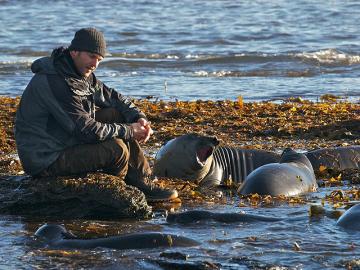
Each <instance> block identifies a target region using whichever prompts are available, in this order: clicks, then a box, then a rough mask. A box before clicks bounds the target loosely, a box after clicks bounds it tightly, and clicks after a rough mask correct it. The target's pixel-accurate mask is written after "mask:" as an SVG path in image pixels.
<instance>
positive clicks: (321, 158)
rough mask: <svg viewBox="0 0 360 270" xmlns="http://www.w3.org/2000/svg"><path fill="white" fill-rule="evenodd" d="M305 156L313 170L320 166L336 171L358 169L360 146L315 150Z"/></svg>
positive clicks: (359, 164)
mask: <svg viewBox="0 0 360 270" xmlns="http://www.w3.org/2000/svg"><path fill="white" fill-rule="evenodd" d="M306 156H307V158H308V159H309V160H310V162H311V164H312V165H313V168H314V170H318V169H319V168H320V166H325V167H326V168H331V169H337V170H346V169H360V146H356V145H355V146H346V147H334V148H324V149H317V150H313V151H309V152H307V153H306Z"/></svg>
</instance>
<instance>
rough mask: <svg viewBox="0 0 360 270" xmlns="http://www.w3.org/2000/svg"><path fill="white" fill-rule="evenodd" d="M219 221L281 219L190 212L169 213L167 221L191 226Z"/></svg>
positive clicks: (200, 211)
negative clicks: (201, 222)
mask: <svg viewBox="0 0 360 270" xmlns="http://www.w3.org/2000/svg"><path fill="white" fill-rule="evenodd" d="M211 220H212V221H217V222H223V223H234V222H257V221H265V222H272V221H280V220H282V219H281V218H276V217H266V216H258V215H251V214H245V213H213V212H210V211H206V210H190V211H185V212H180V213H169V214H168V216H167V217H166V221H167V222H169V223H181V224H189V223H196V222H199V221H211Z"/></svg>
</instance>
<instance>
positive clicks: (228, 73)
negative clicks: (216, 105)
mask: <svg viewBox="0 0 360 270" xmlns="http://www.w3.org/2000/svg"><path fill="white" fill-rule="evenodd" d="M359 9H360V3H359V2H358V1H305V0H299V1H282V0H275V1H253V0H252V1H247V0H245V1H226V0H223V1H220V0H213V1H203V0H184V1H165V0H154V1H145V0H140V1H132V0H123V1H115V0H107V1H104V0H98V1H94V0H90V1H75V0H69V1H61V0H59V1H48V0H27V1H25V0H8V1H7V0H1V1H0V22H1V25H2V27H1V28H0V95H10V96H17V95H21V93H22V91H23V90H24V88H25V87H26V85H27V83H28V81H29V80H30V78H31V76H32V73H31V71H30V65H31V63H32V62H33V61H34V60H35V59H36V58H38V57H41V56H47V55H49V54H50V53H51V51H52V49H54V48H56V47H59V46H68V45H69V43H70V41H71V39H72V38H73V35H74V32H75V31H76V30H78V29H80V28H82V27H89V26H93V27H96V28H98V29H100V30H101V31H103V32H104V34H105V37H106V39H107V42H108V55H107V57H106V58H105V60H104V61H103V62H102V63H101V64H100V66H99V68H98V70H97V71H96V74H97V76H98V77H99V78H101V79H102V80H103V81H104V82H105V83H106V84H107V85H109V86H111V87H114V88H116V89H117V90H119V91H120V92H121V93H122V94H125V95H128V96H132V97H135V98H143V97H148V96H152V97H154V98H159V99H165V100H169V99H180V100H195V99H236V98H237V97H238V96H240V95H241V96H243V98H244V99H245V100H271V99H284V98H287V97H290V96H300V97H304V98H308V99H313V100H316V99H318V98H319V97H320V96H321V95H323V94H334V95H339V96H342V97H345V98H349V99H352V100H353V99H355V100H356V101H357V100H358V99H359V96H360V86H359V85H360V79H359V77H360V76H359V75H360V31H359V25H358V22H359V20H360V12H359Z"/></svg>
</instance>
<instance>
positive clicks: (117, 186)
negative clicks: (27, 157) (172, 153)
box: [0, 173, 152, 219]
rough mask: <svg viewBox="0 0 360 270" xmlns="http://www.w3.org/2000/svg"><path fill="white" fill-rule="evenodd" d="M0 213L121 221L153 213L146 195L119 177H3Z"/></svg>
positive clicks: (98, 175)
mask: <svg viewBox="0 0 360 270" xmlns="http://www.w3.org/2000/svg"><path fill="white" fill-rule="evenodd" d="M0 213H3V214H18V215H24V216H32V217H45V216H46V217H50V218H51V217H56V218H92V219H121V218H138V219H143V218H148V217H150V216H151V214H152V210H151V207H149V206H148V204H147V202H146V199H145V196H144V194H143V193H142V192H141V191H139V190H138V189H137V188H135V187H132V186H128V185H126V184H125V183H124V182H123V181H122V180H120V179H119V178H117V177H114V176H110V175H105V174H100V173H94V174H89V175H87V176H86V177H79V178H76V177H74V178H69V177H47V178H38V179H33V178H31V177H30V176H1V177H0Z"/></svg>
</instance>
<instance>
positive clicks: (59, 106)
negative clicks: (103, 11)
mask: <svg viewBox="0 0 360 270" xmlns="http://www.w3.org/2000/svg"><path fill="white" fill-rule="evenodd" d="M105 54H106V43H105V39H104V36H103V34H102V33H101V32H99V31H98V30H96V29H95V28H83V29H80V30H79V31H77V32H76V33H75V36H74V39H73V40H72V42H71V44H70V46H69V47H68V48H57V49H55V50H54V51H53V52H52V54H51V56H50V57H43V58H40V59H38V60H36V61H35V62H34V63H33V64H32V65H31V70H32V72H34V73H35V75H34V76H33V78H32V79H31V81H30V83H29V84H28V86H27V87H26V89H25V91H24V93H23V95H22V98H21V101H20V105H19V108H18V111H17V114H16V122H15V138H16V144H17V150H18V154H19V157H20V160H21V163H22V165H23V168H24V170H25V172H26V173H28V174H30V175H32V176H34V177H47V176H70V175H82V174H86V173H88V172H96V171H101V172H104V173H108V174H112V175H116V176H119V177H120V178H121V179H124V181H125V182H126V183H127V184H129V185H132V186H135V187H137V188H138V189H140V190H141V191H142V192H144V194H145V196H146V198H147V200H148V201H164V200H171V199H174V198H176V197H177V196H178V194H177V192H176V190H168V189H163V188H160V187H158V186H156V185H155V184H154V183H153V182H152V181H151V180H150V178H149V176H150V174H151V169H150V166H149V164H148V162H147V160H146V158H145V157H144V154H143V151H142V150H141V148H140V145H139V143H145V142H146V141H147V140H148V139H149V138H150V135H151V134H152V129H151V126H150V122H148V121H147V119H146V116H145V114H144V113H142V112H141V111H140V110H139V109H138V108H137V107H136V106H135V105H134V104H133V103H132V102H131V101H130V100H129V99H127V98H125V97H124V96H122V95H121V94H119V93H118V92H117V91H116V90H114V89H112V88H109V87H107V86H106V85H105V84H103V83H102V82H101V81H100V80H99V79H97V78H96V76H95V74H94V73H93V72H94V71H95V69H96V68H97V67H98V65H99V62H100V61H101V60H103V59H104V57H105Z"/></svg>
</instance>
